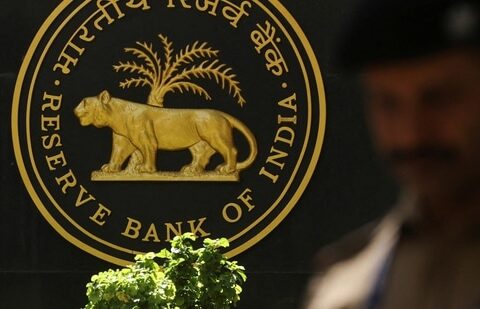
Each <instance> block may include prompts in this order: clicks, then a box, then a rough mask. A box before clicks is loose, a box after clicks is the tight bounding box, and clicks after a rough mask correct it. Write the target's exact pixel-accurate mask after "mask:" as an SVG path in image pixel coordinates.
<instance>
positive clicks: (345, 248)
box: [314, 220, 380, 271]
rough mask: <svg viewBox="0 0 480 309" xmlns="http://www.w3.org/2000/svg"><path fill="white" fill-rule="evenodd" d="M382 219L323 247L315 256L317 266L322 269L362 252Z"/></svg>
mask: <svg viewBox="0 0 480 309" xmlns="http://www.w3.org/2000/svg"><path fill="white" fill-rule="evenodd" d="M379 224H380V221H379V220H377V221H373V222H370V223H368V224H365V225H363V226H361V227H360V228H357V229H356V230H354V231H353V232H349V233H348V234H346V235H344V236H343V237H341V238H340V239H339V240H337V241H335V242H334V243H332V244H330V245H327V246H325V247H324V248H322V249H321V250H320V251H319V252H318V253H317V255H316V256H315V260H314V263H315V265H314V266H315V268H316V270H318V271H322V270H325V269H328V268H330V267H331V266H332V265H334V264H336V263H339V262H342V261H346V260H348V259H351V258H353V257H355V256H356V255H357V254H359V253H360V252H362V251H363V250H364V249H365V248H366V247H367V246H368V244H369V243H370V242H371V241H372V239H373V238H374V235H375V232H376V231H377V229H378V226H379Z"/></svg>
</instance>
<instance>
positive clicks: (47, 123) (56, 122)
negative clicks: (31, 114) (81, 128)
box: [41, 115, 60, 131]
mask: <svg viewBox="0 0 480 309" xmlns="http://www.w3.org/2000/svg"><path fill="white" fill-rule="evenodd" d="M41 119H42V131H48V128H47V127H54V129H53V130H54V131H58V130H60V115H57V116H55V117H45V116H43V115H42V117H41Z"/></svg>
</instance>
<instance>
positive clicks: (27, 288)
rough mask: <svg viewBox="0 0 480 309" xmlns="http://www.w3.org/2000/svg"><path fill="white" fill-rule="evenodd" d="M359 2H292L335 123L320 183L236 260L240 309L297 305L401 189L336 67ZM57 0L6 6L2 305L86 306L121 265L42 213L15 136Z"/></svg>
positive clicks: (1, 96) (1, 35)
mask: <svg viewBox="0 0 480 309" xmlns="http://www.w3.org/2000/svg"><path fill="white" fill-rule="evenodd" d="M355 2H356V1H352V0H302V1H298V0H288V1H287V0H285V1H282V3H283V4H284V5H285V6H286V7H287V8H288V9H289V11H290V12H291V13H292V14H293V15H294V16H295V17H296V19H297V21H298V22H299V23H300V25H301V26H302V28H303V30H304V32H305V33H306V35H307V37H308V38H309V39H310V43H311V45H312V47H313V49H314V51H315V53H316V55H317V58H318V60H319V63H320V68H321V70H322V74H323V79H324V83H325V90H326V94H327V130H326V135H325V142H324V144H323V150H322V153H321V156H320V160H319V163H318V166H317V169H316V172H315V173H314V175H313V177H312V180H311V182H310V184H309V186H308V188H307V190H306V191H305V193H304V194H303V196H302V198H301V199H300V201H299V203H298V204H297V206H296V207H295V208H294V209H293V211H292V212H291V214H290V215H289V216H288V217H287V218H286V219H285V220H284V221H283V222H282V223H281V224H280V225H279V226H278V227H277V228H276V229H275V230H274V231H273V232H272V233H270V234H269V235H268V236H267V237H266V238H265V239H264V240H262V241H261V242H260V243H258V244H257V245H255V246H254V247H253V248H251V249H249V250H247V251H246V252H244V253H242V254H241V255H239V256H237V257H236V258H237V259H238V260H239V262H240V264H243V265H245V266H246V268H247V270H248V282H247V284H246V287H245V289H244V294H243V295H242V301H241V302H240V306H239V307H240V308H277V309H280V308H296V307H298V306H299V303H300V299H301V297H302V293H303V292H304V289H305V284H306V282H307V280H308V278H309V277H310V275H311V272H312V268H311V266H312V263H311V262H312V259H313V257H314V254H315V252H316V251H317V250H318V248H320V247H321V246H324V245H326V244H328V243H331V242H333V241H334V240H336V239H338V238H339V237H341V236H342V235H344V234H345V233H347V232H349V231H351V230H353V229H355V228H356V227H358V226H360V225H362V224H364V223H365V222H368V221H370V220H372V219H373V218H375V217H377V216H379V215H380V214H381V213H383V212H384V211H385V209H386V208H387V206H388V205H389V204H391V203H392V202H393V200H394V196H395V188H394V187H393V185H392V183H391V182H390V181H389V179H388V178H387V177H386V176H385V175H384V173H383V170H382V167H381V164H380V163H379V161H378V160H377V159H376V158H375V156H374V155H373V152H372V150H371V145H370V142H369V140H368V137H367V130H366V128H365V124H364V121H363V119H362V106H361V99H360V98H361V94H360V90H359V87H358V85H357V84H356V82H355V80H354V78H353V77H351V76H348V75H346V74H342V73H340V72H339V71H337V70H336V69H335V68H334V66H333V64H332V56H333V55H332V51H331V49H332V45H333V42H334V38H335V36H336V33H337V31H338V28H339V25H340V24H341V23H343V22H345V20H346V19H347V16H348V13H349V12H350V10H351V8H352V5H353V4H354V3H355ZM56 4H57V1H35V0H22V1H9V2H8V3H3V5H2V9H1V10H0V23H1V26H0V46H1V49H0V104H1V106H2V112H1V113H0V117H1V119H0V134H1V137H0V177H1V183H0V252H1V254H0V308H63V309H64V308H79V307H81V306H83V305H84V304H85V301H86V298H85V296H84V293H85V289H84V286H85V283H86V282H87V281H88V280H89V278H90V276H91V275H92V274H93V273H96V272H98V271H101V270H106V269H107V268H110V267H114V266H113V265H111V264H108V263H106V262H103V261H101V260H99V259H98V258H96V257H94V256H91V255H89V254H87V253H85V252H83V251H81V250H80V249H78V248H76V247H74V246H73V245H71V244H70V243H68V242H67V241H66V240H64V239H63V238H62V237H61V236H60V235H59V234H58V233H57V232H55V231H54V230H53V228H51V227H50V225H49V224H48V223H47V222H46V221H45V220H44V219H43V217H42V216H41V215H40V213H39V212H38V211H37V208H36V207H35V205H34V204H33V202H32V201H31V199H30V197H29V195H28V193H27V192H26V190H25V188H24V186H23V183H22V181H21V179H20V176H19V173H18V170H17V166H16V162H15V158H14V155H13V148H12V142H11V133H10V132H11V129H10V116H11V101H12V100H11V98H12V94H13V88H14V84H15V79H16V74H17V71H18V69H19V66H20V64H21V61H22V57H23V55H24V53H25V51H26V49H27V47H28V44H29V43H30V40H31V39H32V38H33V35H34V34H35V32H36V30H37V29H38V27H39V25H40V24H41V23H42V22H43V20H44V19H45V18H46V16H47V15H48V14H49V12H50V11H51V10H52V9H53V8H54V7H55V5H56Z"/></svg>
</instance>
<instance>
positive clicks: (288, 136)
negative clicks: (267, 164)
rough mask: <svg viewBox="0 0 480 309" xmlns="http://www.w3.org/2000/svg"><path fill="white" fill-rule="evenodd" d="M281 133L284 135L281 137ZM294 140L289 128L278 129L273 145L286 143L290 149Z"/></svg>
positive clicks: (293, 133) (293, 132) (292, 132)
mask: <svg viewBox="0 0 480 309" xmlns="http://www.w3.org/2000/svg"><path fill="white" fill-rule="evenodd" d="M282 133H284V134H283V136H282ZM285 133H286V135H285ZM294 139H295V131H293V129H292V128H290V127H281V128H280V129H278V130H277V134H275V143H277V142H282V143H286V144H288V145H289V146H290V147H292V145H293V141H294Z"/></svg>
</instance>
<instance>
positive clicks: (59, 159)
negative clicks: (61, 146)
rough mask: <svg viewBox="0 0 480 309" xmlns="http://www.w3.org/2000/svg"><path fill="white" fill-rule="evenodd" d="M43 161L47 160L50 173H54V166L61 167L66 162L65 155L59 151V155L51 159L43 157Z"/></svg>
mask: <svg viewBox="0 0 480 309" xmlns="http://www.w3.org/2000/svg"><path fill="white" fill-rule="evenodd" d="M45 159H46V160H47V165H48V169H49V170H51V171H54V170H56V169H57V168H56V167H55V166H56V165H61V166H62V167H63V166H65V165H67V160H65V155H64V153H63V151H60V153H59V154H56V155H54V156H51V157H48V156H45Z"/></svg>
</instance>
